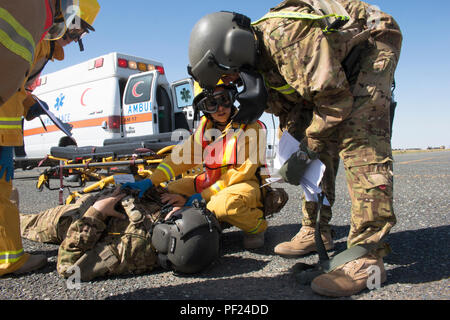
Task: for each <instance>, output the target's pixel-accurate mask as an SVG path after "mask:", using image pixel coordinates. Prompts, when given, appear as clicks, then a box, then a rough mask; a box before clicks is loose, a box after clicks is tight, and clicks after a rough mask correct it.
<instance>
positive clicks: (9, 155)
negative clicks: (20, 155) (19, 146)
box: [0, 147, 14, 182]
mask: <svg viewBox="0 0 450 320" xmlns="http://www.w3.org/2000/svg"><path fill="white" fill-rule="evenodd" d="M13 148H14V147H0V179H3V176H5V180H6V182H9V181H10V180H11V179H13V178H14V159H13Z"/></svg>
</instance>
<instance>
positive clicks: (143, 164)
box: [36, 137, 177, 204]
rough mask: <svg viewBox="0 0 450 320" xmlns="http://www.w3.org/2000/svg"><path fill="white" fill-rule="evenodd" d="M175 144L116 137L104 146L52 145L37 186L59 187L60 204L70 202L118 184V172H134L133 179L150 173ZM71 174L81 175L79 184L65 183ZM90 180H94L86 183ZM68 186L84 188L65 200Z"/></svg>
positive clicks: (120, 173)
mask: <svg viewBox="0 0 450 320" xmlns="http://www.w3.org/2000/svg"><path fill="white" fill-rule="evenodd" d="M143 138H144V137H143ZM176 144H177V142H176V141H167V140H164V139H157V140H155V139H149V140H146V139H128V140H125V139H121V140H120V139H116V140H114V141H113V140H111V141H106V140H105V142H104V145H103V146H85V147H76V146H67V147H53V148H51V150H50V154H49V155H48V156H47V157H46V158H45V159H44V160H42V163H43V162H46V163H50V164H51V165H50V167H49V168H48V169H45V170H44V171H43V172H42V173H41V174H40V176H39V178H38V182H37V184H36V187H37V188H38V189H39V190H40V191H42V190H43V188H44V187H46V188H47V189H49V190H59V195H60V198H59V202H60V204H63V203H65V204H69V203H72V202H73V201H74V200H76V198H78V197H80V196H81V195H83V194H85V193H89V192H96V191H100V190H102V189H103V188H105V187H106V186H108V185H114V184H116V180H118V178H120V177H118V176H119V175H124V174H127V175H132V176H133V178H138V177H141V178H146V177H148V176H150V175H151V174H152V170H154V169H155V168H156V167H157V166H158V164H159V163H161V162H162V160H163V159H164V158H165V157H166V156H167V155H168V154H169V153H170V152H171V151H172V149H173V148H174V147H175V145H176ZM69 176H78V185H73V184H70V185H68V184H66V183H65V180H64V178H65V177H69ZM51 179H59V186H57V187H52V186H50V180H51ZM91 181H95V183H93V184H89V186H86V183H87V182H91ZM65 188H67V189H69V191H70V188H83V189H81V190H80V191H75V192H70V195H69V196H68V197H67V198H66V200H65V202H64V201H63V198H62V197H63V190H64V189H65Z"/></svg>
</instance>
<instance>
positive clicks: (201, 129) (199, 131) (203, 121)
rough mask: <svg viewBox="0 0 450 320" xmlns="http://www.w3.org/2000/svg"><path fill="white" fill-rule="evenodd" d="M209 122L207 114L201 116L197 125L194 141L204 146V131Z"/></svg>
mask: <svg viewBox="0 0 450 320" xmlns="http://www.w3.org/2000/svg"><path fill="white" fill-rule="evenodd" d="M207 123H208V118H206V117H205V116H203V117H201V118H200V124H199V126H198V127H197V130H196V131H195V133H194V141H195V142H197V143H198V144H200V145H201V146H203V133H204V131H205V128H206V124H207Z"/></svg>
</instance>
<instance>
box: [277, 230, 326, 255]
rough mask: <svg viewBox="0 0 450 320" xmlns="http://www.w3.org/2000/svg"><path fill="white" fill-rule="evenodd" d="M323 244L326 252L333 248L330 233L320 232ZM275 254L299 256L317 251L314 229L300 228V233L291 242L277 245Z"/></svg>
mask: <svg viewBox="0 0 450 320" xmlns="http://www.w3.org/2000/svg"><path fill="white" fill-rule="evenodd" d="M321 235H322V240H323V244H324V245H325V249H326V250H331V249H333V248H334V243H333V239H332V237H331V231H325V232H321ZM274 251H275V253H277V254H280V255H284V256H301V255H305V254H308V253H310V252H313V251H317V248H316V242H315V240H314V228H313V227H310V226H302V227H301V229H300V231H299V232H298V233H297V234H296V235H295V236H294V237H293V238H292V239H291V241H287V242H282V243H280V244H278V245H277V246H276V247H275V249H274Z"/></svg>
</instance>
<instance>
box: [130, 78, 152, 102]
mask: <svg viewBox="0 0 450 320" xmlns="http://www.w3.org/2000/svg"><path fill="white" fill-rule="evenodd" d="M152 81H153V75H152V74H146V75H143V76H140V77H136V78H132V79H130V80H129V83H128V87H127V92H126V93H125V104H134V103H140V102H146V101H149V100H150V89H151V87H152Z"/></svg>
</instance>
